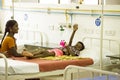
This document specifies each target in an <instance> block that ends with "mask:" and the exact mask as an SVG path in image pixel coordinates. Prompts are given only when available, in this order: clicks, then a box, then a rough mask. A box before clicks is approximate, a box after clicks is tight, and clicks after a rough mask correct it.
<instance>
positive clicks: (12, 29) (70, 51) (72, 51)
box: [0, 20, 84, 58]
mask: <svg viewBox="0 0 120 80" xmlns="http://www.w3.org/2000/svg"><path fill="white" fill-rule="evenodd" d="M18 29H19V28H18V23H17V21H15V20H9V21H8V22H7V23H6V27H5V32H4V36H3V38H2V41H1V45H0V52H2V53H4V54H5V55H6V57H10V56H15V57H22V56H26V57H28V58H37V57H47V56H62V55H72V56H78V55H79V53H80V51H81V50H83V49H84V44H83V43H82V42H77V43H76V45H74V46H71V44H72V40H73V37H74V34H75V32H76V31H77V29H78V24H74V25H73V32H72V35H71V37H70V41H69V44H68V45H66V47H64V48H57V49H51V50H37V51H35V50H33V52H29V51H26V50H23V52H22V53H21V54H19V53H18V52H17V44H16V39H15V37H14V35H15V34H16V33H18ZM7 33H8V34H7ZM6 34H7V36H6Z"/></svg>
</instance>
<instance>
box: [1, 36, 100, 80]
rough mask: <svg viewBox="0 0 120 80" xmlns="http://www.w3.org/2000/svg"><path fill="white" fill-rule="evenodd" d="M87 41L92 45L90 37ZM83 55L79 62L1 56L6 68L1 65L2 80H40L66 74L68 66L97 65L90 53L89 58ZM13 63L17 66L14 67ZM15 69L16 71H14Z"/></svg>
mask: <svg viewBox="0 0 120 80" xmlns="http://www.w3.org/2000/svg"><path fill="white" fill-rule="evenodd" d="M86 39H88V40H89V41H90V44H91V39H90V38H89V37H88V38H84V39H83V42H84V43H87V42H85V41H86ZM97 39H99V38H97ZM88 40H87V41H88ZM93 40H94V39H93ZM87 44H88V43H87ZM86 46H87V45H86ZM86 49H87V47H86ZM83 51H84V50H83ZM94 51H95V50H94ZM94 51H93V52H94ZM83 53H84V52H81V54H80V59H79V60H59V59H58V60H43V59H31V60H28V59H26V58H18V57H12V58H9V59H8V58H6V57H5V56H4V55H2V54H0V55H1V56H2V57H3V58H1V59H2V60H1V61H0V64H3V62H4V61H5V66H1V65H0V66H1V67H2V68H3V69H2V68H0V69H2V70H3V71H2V72H1V73H0V80H19V79H28V78H40V77H45V76H52V75H60V74H64V69H65V68H66V67H67V66H68V65H76V66H90V65H93V64H95V63H97V62H96V59H94V57H91V56H89V55H88V53H90V52H88V53H87V55H88V56H85V54H86V53H84V55H83ZM96 53H97V52H96ZM97 59H98V58H97ZM1 62H2V63H1ZM98 62H99V61H98ZM12 63H13V64H16V65H13V64H12ZM18 64H19V65H18ZM22 64H24V66H25V68H20V67H19V66H22ZM25 64H28V65H25ZM98 64H99V63H98ZM30 66H32V69H30V70H29V68H28V70H26V69H27V67H30ZM14 67H15V69H16V70H15V69H14ZM22 67H23V66H22ZM4 69H5V70H4ZM9 69H10V70H9ZM23 69H25V70H26V71H28V72H25V71H24V70H23ZM4 71H5V72H4Z"/></svg>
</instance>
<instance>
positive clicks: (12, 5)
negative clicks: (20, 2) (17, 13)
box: [11, 0, 14, 19]
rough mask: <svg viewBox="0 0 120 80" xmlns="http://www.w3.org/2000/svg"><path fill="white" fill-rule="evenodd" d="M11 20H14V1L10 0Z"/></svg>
mask: <svg viewBox="0 0 120 80" xmlns="http://www.w3.org/2000/svg"><path fill="white" fill-rule="evenodd" d="M11 19H14V0H12V17H11Z"/></svg>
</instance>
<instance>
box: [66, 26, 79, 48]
mask: <svg viewBox="0 0 120 80" xmlns="http://www.w3.org/2000/svg"><path fill="white" fill-rule="evenodd" d="M77 29H78V24H74V25H73V32H72V35H71V37H70V41H69V44H68V46H71V44H72V41H73V38H74V35H75V32H76V31H77Z"/></svg>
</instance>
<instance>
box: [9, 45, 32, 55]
mask: <svg viewBox="0 0 120 80" xmlns="http://www.w3.org/2000/svg"><path fill="white" fill-rule="evenodd" d="M8 53H10V54H12V55H13V56H15V57H23V56H26V57H28V56H30V57H31V56H33V54H32V53H30V52H29V51H25V50H23V51H22V53H18V52H17V51H16V48H14V47H12V48H11V49H10V50H9V51H8Z"/></svg>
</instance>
